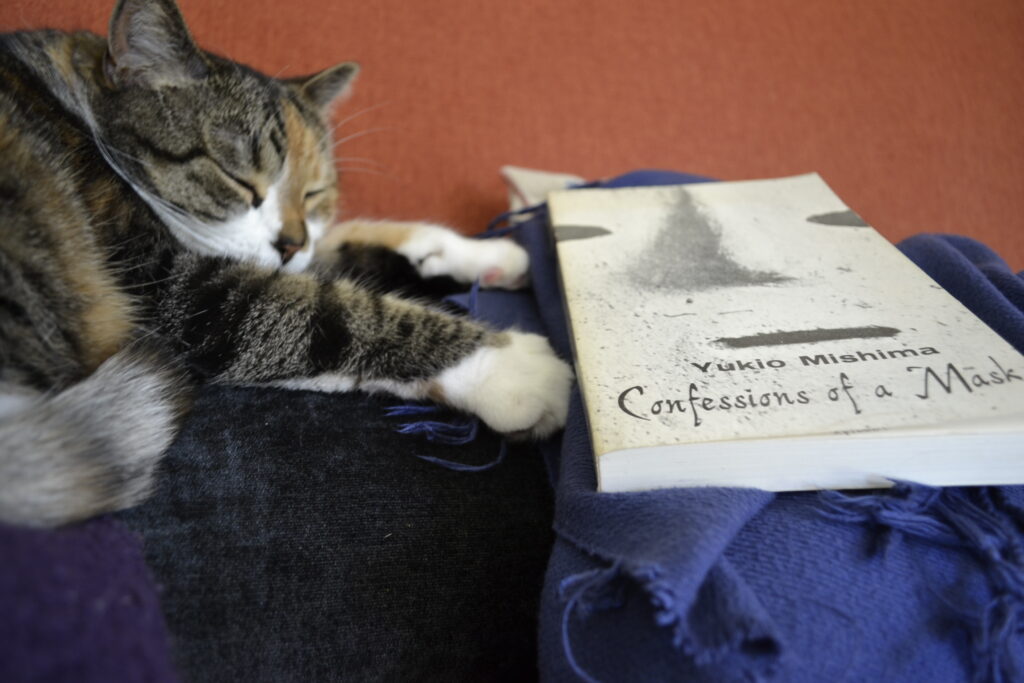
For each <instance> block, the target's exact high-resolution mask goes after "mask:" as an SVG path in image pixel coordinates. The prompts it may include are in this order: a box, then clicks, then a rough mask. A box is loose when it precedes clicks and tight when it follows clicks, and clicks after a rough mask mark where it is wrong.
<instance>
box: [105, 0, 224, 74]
mask: <svg viewBox="0 0 1024 683" xmlns="http://www.w3.org/2000/svg"><path fill="white" fill-rule="evenodd" d="M104 72H105V74H106V77H107V80H109V81H110V82H111V85H113V86H115V87H125V86H129V85H138V86H143V87H149V88H159V87H161V86H165V85H183V84H186V83H188V82H190V81H194V80H198V79H201V78H204V77H205V76H206V73H207V63H206V59H205V58H204V57H203V54H202V52H200V50H199V48H198V47H196V44H195V42H194V41H193V40H192V36H191V35H189V32H188V27H187V26H186V25H185V19H184V18H183V17H182V16H181V11H180V10H179V9H178V6H177V5H176V4H175V2H174V0H119V2H118V3H117V6H116V7H115V8H114V14H113V16H112V17H111V18H110V33H109V37H108V39H107V56H106V61H105V63H104Z"/></svg>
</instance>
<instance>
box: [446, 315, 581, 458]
mask: <svg viewBox="0 0 1024 683" xmlns="http://www.w3.org/2000/svg"><path fill="white" fill-rule="evenodd" d="M506 337H507V339H508V343H507V344H505V345H504V346H483V347H481V348H479V349H477V350H476V351H475V352H473V353H472V354H471V355H470V356H468V357H467V358H466V359H465V360H463V361H462V362H460V363H459V364H458V365H456V366H455V367H453V368H449V369H448V370H445V371H444V372H443V373H441V375H439V376H438V378H437V382H438V384H439V385H440V387H441V390H442V391H443V392H444V396H445V398H446V400H447V401H448V403H450V404H451V405H453V406H455V407H456V408H460V409H462V410H466V411H469V412H472V413H475V414H477V415H479V416H480V419H482V420H483V421H484V422H486V423H487V424H488V425H489V426H490V427H491V428H492V429H494V430H495V431H498V432H502V433H504V434H508V435H511V436H515V437H525V438H536V439H542V438H544V437H547V436H550V435H551V434H553V433H554V432H556V431H557V430H559V429H561V428H562V427H563V426H565V419H566V416H567V415H568V413H569V390H570V388H571V387H572V379H573V374H572V369H571V368H570V367H569V365H568V364H566V363H565V362H564V361H562V360H561V359H560V358H558V356H556V355H555V352H554V351H552V350H551V346H550V344H548V341H547V339H545V338H544V337H541V336H538V335H536V334H524V333H522V332H508V333H506Z"/></svg>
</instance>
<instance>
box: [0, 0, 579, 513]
mask: <svg viewBox="0 0 1024 683" xmlns="http://www.w3.org/2000/svg"><path fill="white" fill-rule="evenodd" d="M354 73H355V67H354V65H351V64H342V65H340V66H338V67H334V68H333V69H328V70H326V71H324V72H321V73H320V74H316V75H314V76H311V77H309V78H306V79H296V80H294V81H277V80H275V79H271V78H268V77H265V76H262V75H261V74H258V73H256V72H254V71H252V70H250V69H247V68H246V67H243V66H240V65H237V64H234V63H233V62H229V61H227V60H224V59H222V58H220V57H216V56H214V55H210V54H208V53H204V52H201V51H199V50H198V49H197V48H196V47H195V46H194V44H193V43H192V41H191V38H190V37H189V35H188V32H187V29H185V27H184V23H183V22H182V20H181V16H180V14H179V13H178V10H177V8H176V6H175V5H174V3H173V2H172V0H148V1H147V0H121V2H119V3H118V6H117V8H116V9H115V12H114V16H113V19H112V21H111V31H110V37H109V38H108V39H102V38H99V37H97V36H94V35H91V34H85V33H79V34H64V33H60V32H55V31H37V32H27V33H16V34H10V35H6V36H2V37H0V159H2V160H3V163H2V164H0V520H5V521H11V522H15V523H23V524H37V525H52V524H60V523H65V522H68V521H74V520H77V519H82V518H85V517H88V516H91V515H94V514H97V513H99V512H104V511H108V510H113V509H119V508H122V507H125V506H128V505H131V504H133V503H135V502H137V501H138V500H140V499H141V498H142V497H144V495H145V494H146V492H147V491H148V490H149V488H150V487H151V480H152V474H153V471H154V466H155V464H156V463H157V462H158V460H159V458H160V456H161V454H162V453H163V451H164V450H165V449H166V447H167V446H168V445H169V443H170V441H171V440H172V439H173V436H174V434H175V432H176V429H177V425H178V422H179V420H180V417H181V415H182V414H183V411H184V410H185V409H186V407H187V396H188V394H189V391H190V387H191V385H192V383H193V380H194V379H196V378H198V379H200V380H203V381H218V382H236V383H275V384H278V385H280V386H285V387H294V388H313V389H320V390H327V391H344V390H350V389H366V390H383V391H389V392H391V393H394V394H397V395H400V396H403V397H410V398H433V399H435V400H439V401H442V402H445V403H447V404H449V405H452V406H453V407H456V408H459V409H462V410H467V411H471V412H474V413H476V414H478V415H479V416H480V417H481V418H483V420H484V421H485V422H487V423H488V424H490V425H491V426H492V427H494V428H496V429H498V430H500V431H504V432H508V433H516V434H528V435H533V436H543V435H546V434H548V433H550V432H551V431H553V430H555V429H557V428H558V427H559V426H561V424H562V423H563V422H564V419H565V414H566V410H567V394H568V386H569V382H570V376H571V373H570V372H569V370H568V368H567V367H566V366H565V365H564V363H562V362H561V361H559V360H558V359H556V358H555V357H554V355H553V354H552V352H551V350H550V347H549V346H548V345H547V343H546V342H545V341H544V340H543V339H541V338H539V337H536V336H533V335H525V334H520V333H515V332H506V333H496V332H493V331H491V330H489V329H487V328H485V327H483V326H481V325H479V324H477V323H475V322H473V321H471V320H468V319H465V318H461V317H457V316H452V315H448V314H445V313H442V312H440V311H438V310H434V309H432V308H429V307H426V306H423V305H420V304H417V303H413V302H410V301H407V300H404V299H402V298H399V297H397V296H393V295H389V294H382V293H379V292H377V291H374V290H371V289H369V288H367V287H365V286H363V285H360V284H358V283H357V282H354V281H352V280H347V279H336V278H337V276H338V274H339V273H343V272H345V271H346V266H345V264H344V263H343V261H344V259H345V258H347V257H348V258H351V257H352V256H353V254H355V255H357V256H358V258H355V259H352V260H353V261H360V260H365V259H366V258H368V255H369V254H372V253H373V252H374V251H375V250H381V249H382V248H387V249H390V250H393V251H394V252H395V253H397V254H399V255H400V256H401V257H403V258H404V259H406V260H407V261H408V263H409V264H410V265H411V266H412V267H413V268H414V269H415V270H417V271H418V273H419V275H421V276H425V277H430V276H450V277H452V278H454V279H456V280H458V281H461V282H465V281H469V280H471V279H473V278H476V277H481V278H482V279H483V280H484V281H485V282H486V283H489V284H492V285H496V286H515V285H517V284H519V281H520V280H521V278H522V276H523V274H524V273H525V269H526V260H525V255H524V254H523V253H522V251H521V250H520V249H518V248H517V247H515V246H514V245H511V243H507V242H500V243H493V244H492V243H489V242H478V241H470V240H466V239H465V238H461V237H459V236H457V235H455V234H453V233H450V232H447V231H444V230H442V229H440V228H436V227H434V226H420V225H416V224H379V225H377V224H372V223H365V222H350V223H346V224H340V225H337V226H334V225H333V224H332V221H333V215H334V206H335V203H336V199H337V194H336V193H337V190H336V180H337V179H336V176H335V170H334V167H333V159H332V155H331V140H330V134H329V130H328V128H327V126H326V124H325V120H324V119H325V116H326V112H327V109H328V106H329V104H330V102H331V101H332V100H334V99H336V98H337V97H338V96H339V94H342V93H344V91H345V90H346V89H347V87H348V83H349V81H350V80H351V78H352V76H353V75H354ZM324 233H329V234H328V235H327V236H326V237H325V238H323V239H321V238H322V237H324ZM317 242H319V244H320V246H319V247H316V244H317ZM473 245H477V246H473ZM346 255H347V256H346ZM364 268H365V264H364ZM157 346H158V347H159V350H156V347H157ZM341 419H343V418H341Z"/></svg>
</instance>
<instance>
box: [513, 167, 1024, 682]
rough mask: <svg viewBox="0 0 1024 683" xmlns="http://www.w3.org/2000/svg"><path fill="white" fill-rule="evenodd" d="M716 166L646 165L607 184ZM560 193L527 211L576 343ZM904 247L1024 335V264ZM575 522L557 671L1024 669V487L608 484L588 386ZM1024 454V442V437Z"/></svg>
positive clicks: (556, 454) (560, 330) (916, 674)
mask: <svg viewBox="0 0 1024 683" xmlns="http://www.w3.org/2000/svg"><path fill="white" fill-rule="evenodd" d="M699 180H702V179H700V178H695V177H693V176H686V175H682V174H675V173H667V172H657V171H643V172H638V173H634V174H630V175H628V176H624V177H621V178H618V179H616V180H615V181H613V182H610V183H607V186H627V185H652V184H673V183H679V182H694V181H699ZM545 222H546V217H545V215H544V212H543V210H541V211H539V212H538V213H537V214H536V215H535V216H534V217H533V218H532V219H531V220H529V221H527V222H526V223H525V224H524V225H523V226H522V227H521V229H520V239H521V241H522V243H523V244H524V245H526V246H527V248H528V249H529V250H530V252H531V257H532V259H533V264H534V266H533V267H534V271H533V273H532V275H533V281H534V288H535V291H536V296H537V304H538V306H539V309H540V311H541V316H542V318H543V320H544V321H545V323H546V325H547V326H548V330H549V331H550V334H551V336H552V340H553V343H554V345H555V346H556V348H557V349H558V350H559V351H560V352H562V353H563V354H568V353H569V351H570V346H569V340H568V335H567V332H566V327H565V323H564V315H563V311H562V306H561V297H560V296H559V295H558V290H557V273H556V270H555V261H554V257H553V254H552V249H551V244H550V239H549V237H548V236H547V228H546V225H545ZM901 248H902V249H903V251H904V253H905V254H906V255H907V256H909V257H910V258H911V259H912V260H914V261H915V263H917V264H918V265H919V266H920V267H922V268H923V269H924V270H925V271H926V272H928V273H929V274H931V276H932V277H933V278H935V279H936V280H937V281H938V282H940V283H941V284H943V286H945V287H946V288H947V289H949V290H950V291H951V292H952V293H953V294H954V295H955V296H957V297H958V298H960V300H961V301H963V302H964V303H965V304H966V305H967V306H968V307H969V308H971V309H972V310H974V311H975V312H976V313H977V314H978V315H979V316H980V317H981V318H982V319H983V320H985V321H986V322H987V323H988V324H989V325H990V326H992V327H993V328H994V329H996V330H997V331H999V332H1000V333H1001V334H1003V335H1004V336H1005V337H1007V338H1008V339H1009V340H1010V341H1011V343H1014V344H1016V345H1017V348H1021V344H1022V343H1024V310H1022V306H1024V296H1022V293H1024V282H1022V280H1021V277H1020V276H1019V275H1015V274H1013V273H1012V272H1011V271H1010V270H1009V268H1008V267H1007V266H1006V265H1005V264H1004V263H1002V262H1000V261H999V260H998V258H997V257H996V256H995V255H994V254H993V253H992V252H991V251H989V250H987V249H986V248H985V247H983V246H982V245H979V244H977V243H976V242H973V241H971V240H968V239H966V238H959V237H950V236H935V235H932V236H922V237H918V238H915V239H913V240H909V241H907V242H906V243H905V244H903V245H902V246H901ZM544 448H545V455H546V458H547V460H548V465H549V472H550V473H551V478H552V482H553V483H554V485H555V488H556V510H555V531H556V533H557V540H556V543H555V547H554V549H553V553H552V557H551V561H550V563H549V566H548V572H547V576H546V580H545V586H544V592H543V595H542V606H541V626H540V646H539V647H540V669H541V673H542V677H543V678H545V679H547V680H579V679H581V678H582V679H589V680H601V681H654V680H658V681H666V680H694V681H716V682H720V681H732V680H743V681H747V680H762V679H769V678H770V679H773V680H785V681H826V680H828V681H832V680H836V681H838V680H847V681H879V680H886V681H892V680H904V681H963V680H994V681H1010V680H1020V678H1018V677H1019V676H1021V675H1022V673H1024V669H1022V668H1021V667H1022V664H1024V640H1022V638H1021V635H1022V634H1021V630H1022V628H1024V609H1022V604H1021V597H1022V596H1024V591H1022V588H1024V571H1022V568H1024V550H1022V546H1024V543H1022V541H1024V536H1022V528H1024V515H1022V514H1021V505H1022V503H1024V488H1022V487H1002V488H995V487H983V488H971V489H966V488H961V489H943V490H938V489H930V488H926V487H920V486H914V485H910V484H908V485H904V486H899V487H897V488H895V489H892V490H889V491H885V492H868V493H861V494H857V495H852V496H847V495H844V494H841V493H834V492H829V493H826V494H818V493H792V494H778V495H776V494H771V493H768V492H764V491H758V490H751V489H691V490H685V489H670V490H661V491H652V492H643V493H630V494H597V493H596V492H595V484H596V481H595V475H594V468H593V461H592V451H591V447H590V442H589V437H588V435H587V430H586V425H585V420H584V416H583V412H582V406H581V403H580V400H579V396H578V395H577V396H575V397H574V400H573V404H572V408H571V412H570V417H569V423H568V426H567V428H566V431H565V434H564V437H563V439H562V441H561V443H560V444H546V445H545V447H544ZM1022 457H1024V445H1022Z"/></svg>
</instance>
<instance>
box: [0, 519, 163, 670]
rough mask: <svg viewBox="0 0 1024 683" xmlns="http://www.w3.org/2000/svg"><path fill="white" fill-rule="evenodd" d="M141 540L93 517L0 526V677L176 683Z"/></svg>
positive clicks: (116, 525) (105, 521)
mask: <svg viewBox="0 0 1024 683" xmlns="http://www.w3.org/2000/svg"><path fill="white" fill-rule="evenodd" d="M167 643H168V641H167V631H166V628H165V626H164V618H163V615H162V614H161V612H160V603H159V600H158V599H157V591H156V588H155V586H154V584H153V581H152V578H151V576H150V573H149V570H148V569H147V568H146V564H145V562H144V561H143V558H142V548H141V543H140V540H139V539H138V538H137V537H136V536H135V535H134V534H132V533H131V532H130V531H128V530H127V529H126V528H125V527H124V526H123V525H122V524H120V523H118V522H115V521H113V520H110V519H96V520H93V521H91V522H88V523H86V524H82V525H79V526H74V527H71V528H67V529H61V530H58V531H37V530H34V529H21V528H15V527H10V526H3V525H0V681H76V682H82V683H88V682H90V681H96V682H97V683H100V682H103V683H107V682H109V681H153V682H156V683H162V682H164V681H175V680H177V677H176V676H175V674H174V669H173V667H172V664H171V661H170V658H169V654H168V647H167Z"/></svg>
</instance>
